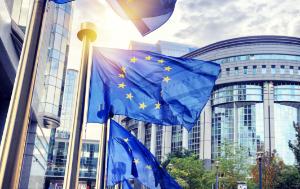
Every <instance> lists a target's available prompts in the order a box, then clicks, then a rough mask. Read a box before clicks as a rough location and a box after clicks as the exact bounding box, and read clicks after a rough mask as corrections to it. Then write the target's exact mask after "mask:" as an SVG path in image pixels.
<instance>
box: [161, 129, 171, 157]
mask: <svg viewBox="0 0 300 189" xmlns="http://www.w3.org/2000/svg"><path fill="white" fill-rule="evenodd" d="M171 143H172V127H171V126H165V127H163V133H162V153H161V157H162V158H161V159H162V161H164V160H165V159H166V158H167V155H168V154H170V153H171Z"/></svg>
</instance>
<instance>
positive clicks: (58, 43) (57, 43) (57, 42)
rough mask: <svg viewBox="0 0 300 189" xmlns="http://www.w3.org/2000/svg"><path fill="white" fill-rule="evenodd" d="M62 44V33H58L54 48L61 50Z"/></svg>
mask: <svg viewBox="0 0 300 189" xmlns="http://www.w3.org/2000/svg"><path fill="white" fill-rule="evenodd" d="M60 45H61V35H59V34H56V35H55V39H54V45H53V48H55V49H57V50H60Z"/></svg>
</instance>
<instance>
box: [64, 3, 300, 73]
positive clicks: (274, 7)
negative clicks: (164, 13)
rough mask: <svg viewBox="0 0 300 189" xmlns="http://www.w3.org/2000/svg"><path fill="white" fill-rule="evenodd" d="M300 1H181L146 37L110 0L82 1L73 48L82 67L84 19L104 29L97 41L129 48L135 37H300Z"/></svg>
mask: <svg viewBox="0 0 300 189" xmlns="http://www.w3.org/2000/svg"><path fill="white" fill-rule="evenodd" d="M296 2H298V3H299V0H284V1H282V0H178V1H177V7H176V9H175V11H174V14H173V16H172V17H171V19H170V20H169V21H168V22H167V23H166V24H164V25H163V26H162V27H161V28H159V29H158V30H156V31H155V32H153V33H151V34H149V35H147V36H146V37H141V35H140V34H139V33H138V31H137V29H136V28H135V27H134V25H133V24H132V23H130V22H129V21H126V20H123V19H121V18H120V17H119V16H118V15H117V14H115V13H114V12H113V10H112V9H111V8H110V7H109V5H108V4H107V3H106V2H105V0H77V1H75V2H74V19H73V30H72V42H71V51H70V60H69V62H70V65H71V67H77V66H78V64H79V60H80V52H81V50H80V47H81V43H80V42H79V41H78V39H77V38H76V33H77V31H78V30H79V27H80V23H81V22H84V21H92V22H94V23H95V24H96V25H97V27H98V28H99V32H98V35H99V37H98V40H97V42H96V43H95V45H97V46H107V47H115V48H127V47H128V44H129V41H130V40H138V41H142V42H152V43H154V42H156V41H158V40H169V41H175V42H180V43H186V44H193V45H196V46H199V47H201V46H204V45H207V44H210V43H213V42H217V41H220V40H225V39H229V38H235V37H241V36H248V35H287V36H300V9H299V6H298V3H296Z"/></svg>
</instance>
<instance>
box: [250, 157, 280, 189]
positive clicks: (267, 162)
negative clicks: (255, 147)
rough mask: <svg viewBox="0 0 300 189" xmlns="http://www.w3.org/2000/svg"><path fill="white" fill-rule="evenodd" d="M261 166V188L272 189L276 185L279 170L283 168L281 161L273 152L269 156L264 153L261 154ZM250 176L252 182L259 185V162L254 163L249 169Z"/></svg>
mask: <svg viewBox="0 0 300 189" xmlns="http://www.w3.org/2000/svg"><path fill="white" fill-rule="evenodd" d="M261 164H262V174H263V175H262V184H263V188H274V187H275V186H276V185H277V183H278V176H279V174H280V172H281V170H282V169H283V168H284V166H285V165H284V163H283V161H282V160H281V159H280V158H279V157H278V156H277V154H276V153H275V152H273V153H272V154H270V153H269V152H264V153H262V154H261ZM251 175H252V178H253V181H254V182H255V183H256V184H258V183H259V160H257V161H256V165H255V166H253V167H252V169H251Z"/></svg>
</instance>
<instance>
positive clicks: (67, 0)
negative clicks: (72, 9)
mask: <svg viewBox="0 0 300 189" xmlns="http://www.w3.org/2000/svg"><path fill="white" fill-rule="evenodd" d="M50 1H53V2H54V3H57V4H65V3H69V2H71V1H74V0H50Z"/></svg>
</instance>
